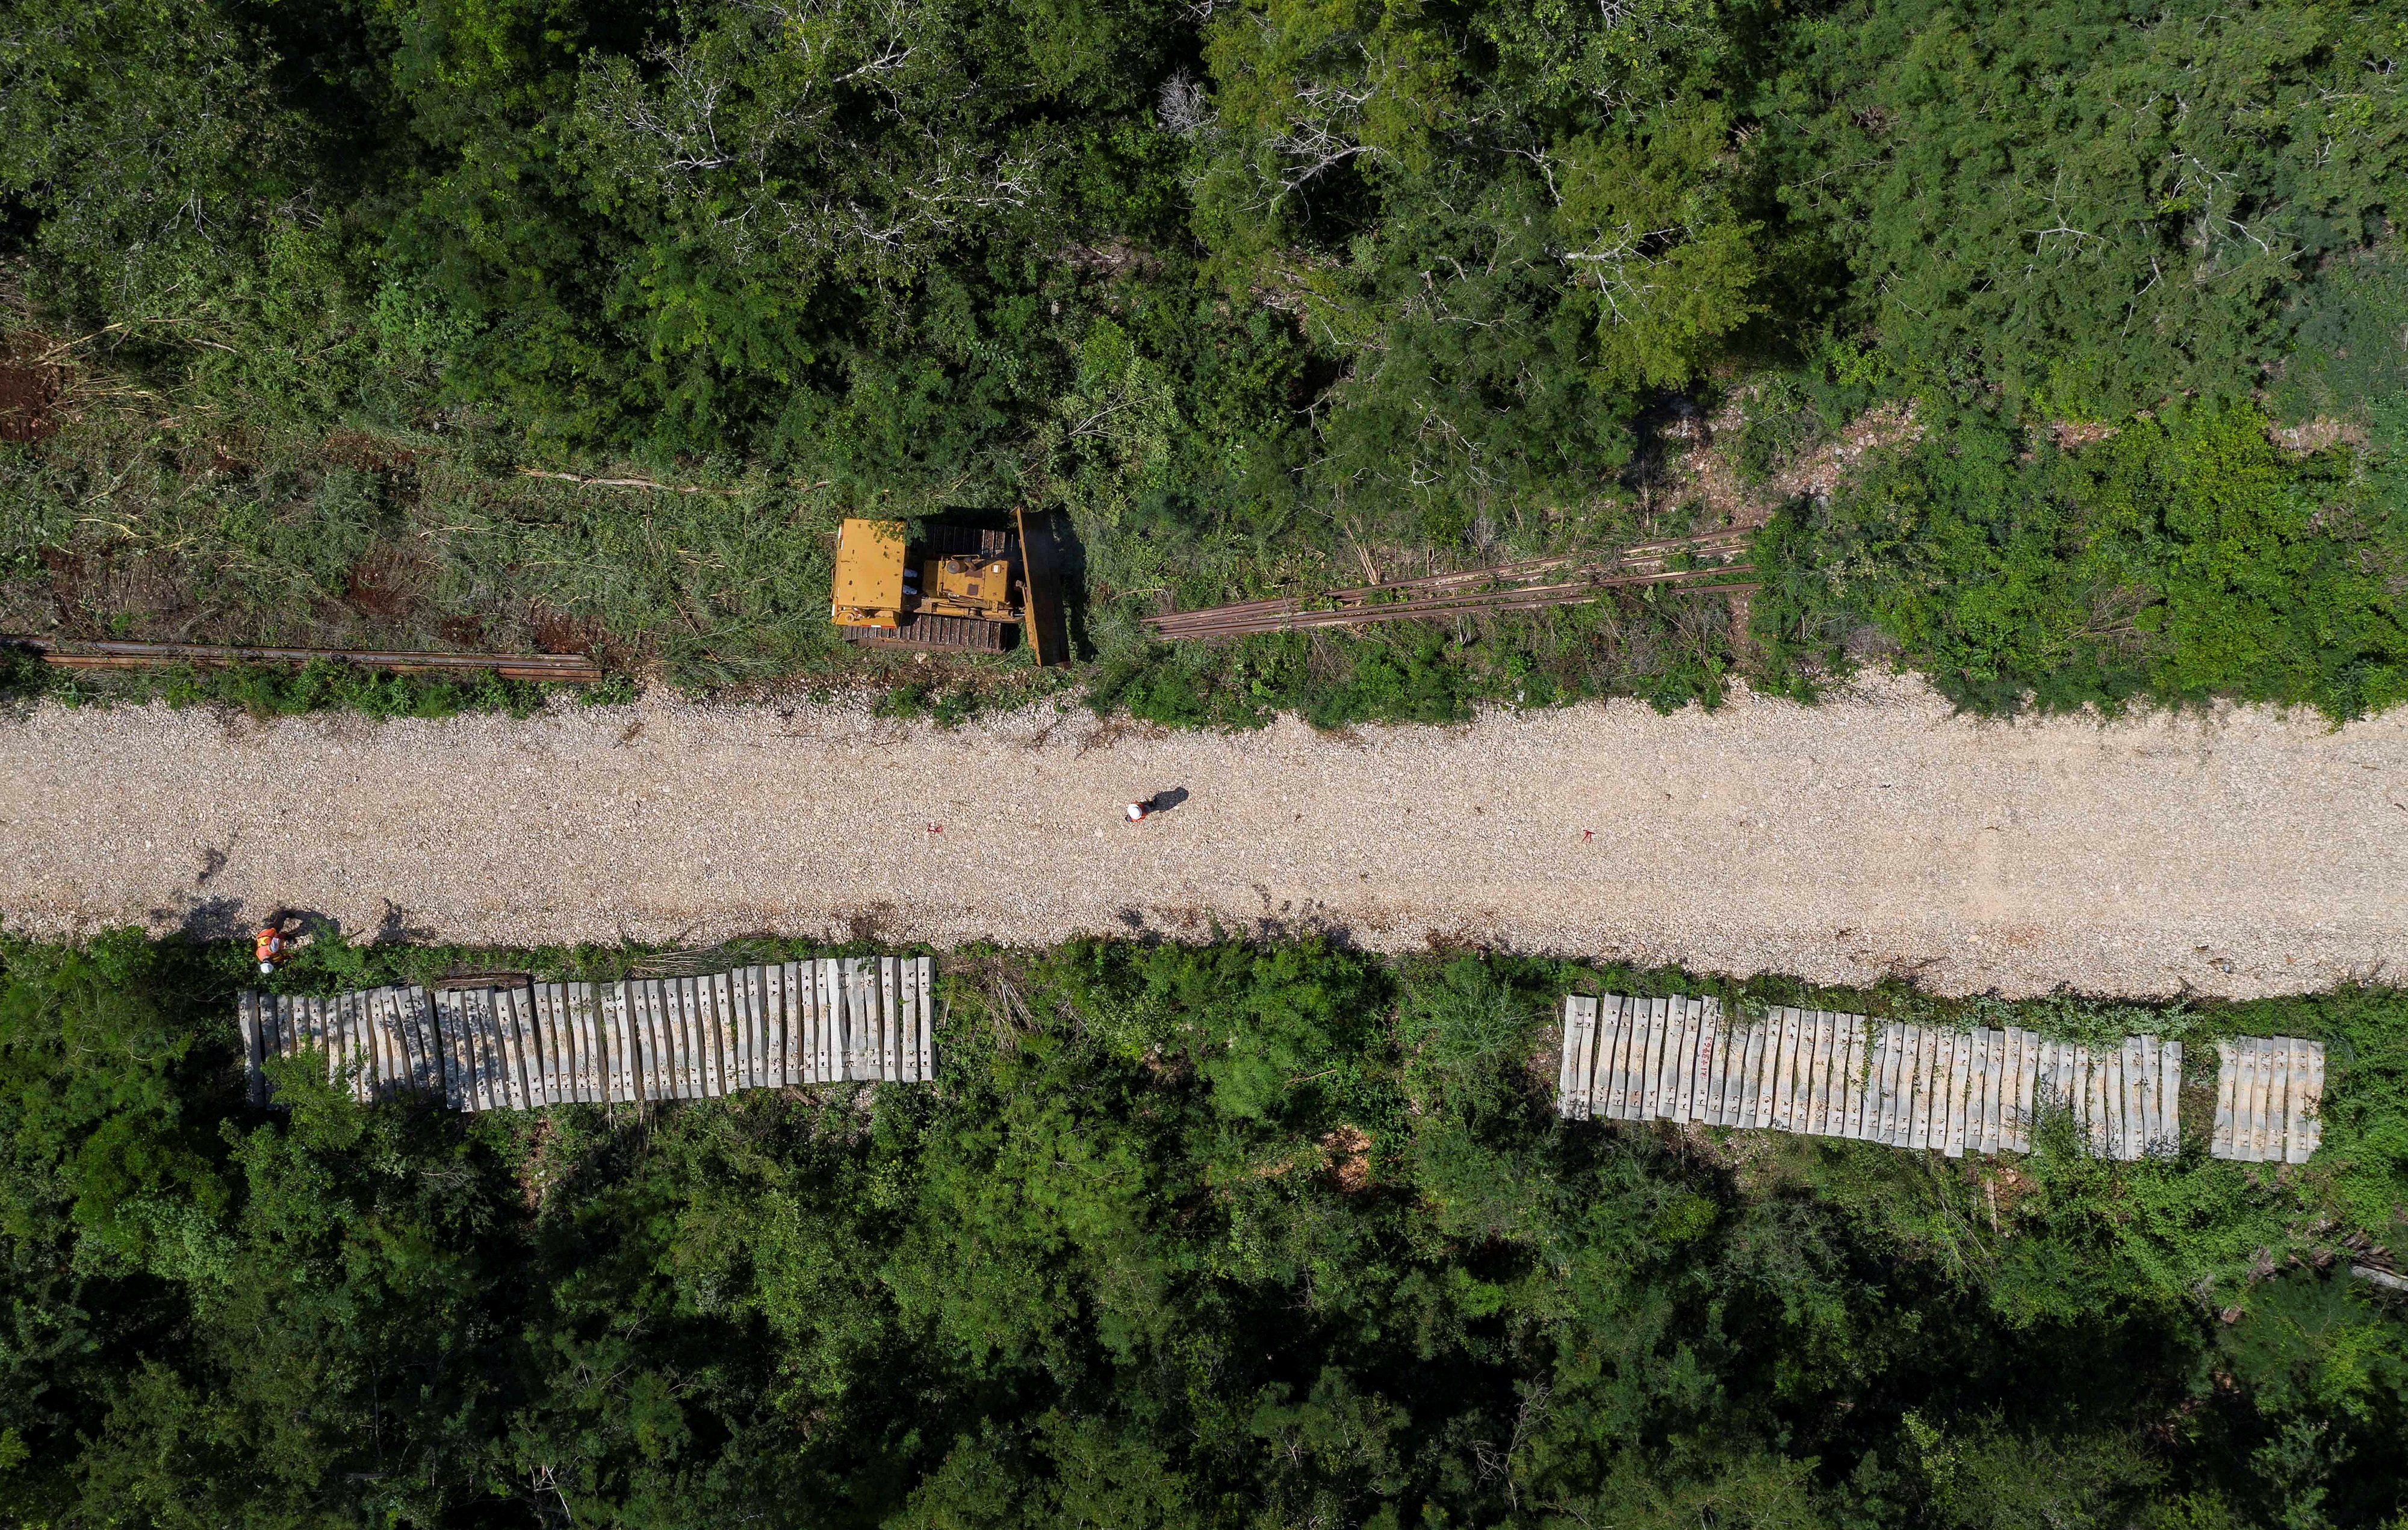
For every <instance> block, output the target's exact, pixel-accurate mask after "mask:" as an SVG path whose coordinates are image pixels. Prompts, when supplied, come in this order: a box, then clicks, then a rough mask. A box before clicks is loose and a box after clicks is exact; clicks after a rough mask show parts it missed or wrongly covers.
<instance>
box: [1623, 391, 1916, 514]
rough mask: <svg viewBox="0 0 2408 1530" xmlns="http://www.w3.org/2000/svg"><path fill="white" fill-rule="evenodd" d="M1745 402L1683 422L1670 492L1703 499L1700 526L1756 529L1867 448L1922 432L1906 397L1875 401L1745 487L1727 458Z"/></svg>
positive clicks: (1816, 493) (1904, 441) (1820, 489)
mask: <svg viewBox="0 0 2408 1530" xmlns="http://www.w3.org/2000/svg"><path fill="white" fill-rule="evenodd" d="M1750 402H1752V400H1751V399H1749V398H1747V397H1744V396H1742V397H1741V398H1737V399H1735V400H1734V401H1733V402H1732V403H1731V404H1730V405H1729V406H1727V408H1724V409H1722V410H1721V411H1720V412H1719V413H1717V414H1715V415H1714V416H1713V418H1712V419H1710V420H1707V421H1706V422H1704V423H1703V424H1702V425H1701V426H1700V425H1695V424H1693V423H1692V422H1682V423H1683V424H1684V425H1688V426H1689V427H1690V428H1689V429H1688V430H1687V431H1686V432H1684V433H1681V434H1686V435H1687V436H1688V439H1689V440H1690V442H1691V443H1692V444H1690V445H1689V447H1688V448H1687V450H1684V452H1683V453H1682V455H1681V459H1680V461H1679V462H1678V463H1677V464H1676V465H1674V466H1673V468H1672V470H1671V475H1670V477H1671V486H1672V492H1673V493H1674V494H1675V495H1677V496H1679V497H1681V498H1683V499H1695V500H1699V501H1702V502H1703V503H1704V506H1705V509H1706V512H1707V513H1706V515H1705V516H1704V517H1703V518H1702V519H1701V522H1700V523H1701V524H1702V525H1703V526H1705V527H1707V528H1715V527H1725V526H1732V527H1754V526H1761V525H1763V524H1764V523H1765V522H1768V521H1770V520H1771V519H1772V514H1773V512H1774V511H1775V510H1778V509H1779V508H1781V507H1782V506H1784V505H1786V504H1788V503H1789V502H1790V501H1792V500H1794V499H1799V498H1806V497H1815V498H1819V497H1821V496H1823V495H1826V494H1828V493H1830V492H1831V491H1832V490H1833V489H1834V488H1836V487H1838V485H1839V482H1840V480H1841V479H1842V478H1844V477H1846V475H1847V473H1848V470H1849V469H1850V468H1851V467H1853V466H1855V465H1856V462H1857V460H1858V459H1859V458H1861V457H1863V456H1864V454H1865V453H1866V452H1868V451H1874V450H1882V449H1884V448H1887V447H1895V446H1906V445H1911V444H1913V443H1914V442H1915V441H1917V440H1920V439H1921V438H1922V436H1923V426H1922V424H1921V423H1920V422H1918V421H1916V419H1915V418H1914V404H1913V403H1912V402H1908V403H1905V404H1883V405H1879V406H1877V407H1875V408H1871V409H1868V410H1866V411H1865V412H1864V413H1863V414H1861V415H1858V416H1857V417H1856V419H1855V420H1852V421H1850V422H1848V423H1847V424H1846V425H1845V426H1843V427H1842V429H1841V430H1840V432H1839V433H1838V434H1837V435H1836V436H1833V437H1832V438H1831V439H1830V440H1828V441H1826V442H1824V443H1823V444H1822V445H1820V446H1818V447H1815V448H1814V449H1813V450H1811V451H1808V452H1807V453H1806V454H1805V455H1803V456H1801V457H1799V459H1798V460H1797V461H1796V462H1794V463H1792V464H1790V465H1788V466H1786V467H1785V468H1783V469H1782V470H1781V471H1779V472H1777V473H1775V474H1773V475H1772V476H1771V477H1770V478H1769V479H1766V480H1765V481H1763V482H1762V483H1758V484H1750V483H1748V482H1747V481H1746V480H1745V479H1743V478H1742V477H1741V475H1740V471H1739V467H1738V465H1737V464H1736V463H1735V462H1734V461H1733V460H1732V455H1731V453H1732V450H1733V449H1735V448H1736V447H1737V445H1738V442H1739V433H1740V431H1741V430H1742V428H1743V427H1744V426H1745V425H1746V423H1747V406H1748V404H1749V403H1750Z"/></svg>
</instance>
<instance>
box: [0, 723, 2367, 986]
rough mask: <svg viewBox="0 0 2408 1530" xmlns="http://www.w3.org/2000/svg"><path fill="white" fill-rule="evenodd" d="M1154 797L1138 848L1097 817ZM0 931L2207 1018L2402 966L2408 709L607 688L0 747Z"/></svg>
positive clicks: (126, 729) (96, 727)
mask: <svg viewBox="0 0 2408 1530" xmlns="http://www.w3.org/2000/svg"><path fill="white" fill-rule="evenodd" d="M1172 787H1183V788H1185V789H1186V791H1187V792H1188V793H1189V794H1190V797H1189V800H1187V801H1186V802H1185V803H1184V804H1183V805H1182V806H1180V807H1178V808H1175V809H1173V810H1172V811H1170V812H1168V813H1166V814H1164V815H1162V816H1160V817H1158V818H1156V819H1154V821H1152V822H1147V823H1145V824H1142V825H1139V826H1135V827H1131V826H1129V825H1126V824H1125V823H1123V822H1120V821H1119V817H1118V815H1119V809H1120V805H1121V804H1122V803H1124V802H1125V801H1126V800H1128V799H1129V798H1131V797H1134V796H1140V795H1144V794H1149V793H1153V792H1157V791H1162V790H1165V789H1168V788H1172ZM0 852H5V853H0V910H4V911H5V918H6V922H7V925H8V927H10V928H12V929H15V930H18V931H21V932H24V933H29V934H38V935H43V936H52V937H56V936H79V935H82V934H85V933H88V932H91V931H93V930H95V929H98V928H101V927H103V926H107V925H111V924H122V923H136V924H144V925H148V926H150V928H152V929H166V928H171V927H175V926H179V925H189V926H191V927H193V928H195V929H200V930H204V931H208V932H211V933H217V932H224V931H231V930H234V929H236V928H239V927H240V926H241V925H242V923H243V922H245V921H247V920H250V919H252V918H254V917H256V916H258V915H260V914H262V913H264V912H265V911H267V910H269V909H271V908H279V907H289V908H296V909H307V910H312V911H315V912H319V913H322V914H325V915H328V916H331V917H332V918H334V919H335V920H337V921H338V922H340V924H341V925H342V927H343V928H344V929H346V930H348V931H351V932H353V933H355V934H369V933H373V932H377V931H380V930H381V931H383V932H384V933H385V934H386V935H387V936H388V937H409V938H441V939H446V940H460V941H477V942H494V943H524V942H548V941H576V940H592V941H616V940H619V939H622V938H639V939H645V940H653V941H679V942H685V943H701V942H710V941H715V940H718V939H721V938H724V937H730V936H735V935H739V934H745V933H751V932H758V931H774V932H781V933H788V934H819V933H822V932H829V933H835V934H839V935H860V936H868V937H880V938H888V939H900V938H905V937H917V938H922V939H927V940H932V941H936V942H939V943H951V942H954V941H959V940H963V939H968V938H972V937H987V938H993V939H996V940H1001V941H1005V942H1010V943H1036V942H1049V941H1054V940H1058V939H1060V938H1062V937H1067V936H1070V935H1074V934H1078V933H1081V932H1111V931H1130V930H1134V929H1140V928H1142V929H1145V930H1150V931H1158V932H1166V933H1169V934H1173V935H1178V936H1187V937H1201V936H1204V935H1207V934H1209V933H1210V930H1211V925H1212V922H1214V921H1216V920H1217V921H1218V922H1220V923H1221V924H1222V926H1223V927H1225V928H1233V929H1238V930H1243V931H1247V932H1269V931H1277V930H1297V929H1307V928H1321V929H1326V930H1330V931H1333V932H1342V937H1343V938H1346V939H1349V940H1352V941H1354V942H1355V943H1357V944H1360V945H1363V946H1367V947H1372V948H1377V949H1383V950H1408V949H1413V948H1419V947H1422V946H1425V945H1426V944H1427V943H1429V942H1431V941H1433V940H1440V941H1479V942H1487V943H1493V944H1495V945H1498V946H1500V947H1508V948H1516V949H1522V950H1530V951H1555V952H1566V953H1577V954H1583V955H1604V956H1612V957H1622V958H1629V959H1633V960H1639V961H1644V962H1682V963H1685V964H1687V965H1691V966H1693V967H1697V968H1700V969H1709V970H1718V971H1726V972H1735V973H1745V972H1751V971H1756V970H1775V971H1786V972H1793V973H1799V974H1802V975H1805V976H1809V977H1813V978H1817V979H1848V980H1861V979H1870V978H1873V977H1876V976H1879V975H1881V974H1883V973H1886V972H1891V971H1905V972H1912V973H1915V974H1918V975H1919V976H1920V977H1921V978H1922V979H1923V980H1924V981H1925V982H1926V983H1928V985H1930V986H1932V987H1935V988H1938V989H1941V990H1944V991H1949V992H1968V991H1980V990H1984V989H1990V988H1996V989H1998V990H2000V991H2001V992H2003V993H2007V994H2024V993H2031V992H2037V991H2046V990H2050V989H2054V988H2057V987H2058V986H2059V985H2064V984H2071V985H2072V986H2074V987H2076V988H2079V989H2082V990H2085V991H2088V992H2121V993H2129V994H2171V993H2176V992H2180V991H2183V990H2185V989H2189V990H2192V991H2196V992H2200V993H2210V994H2236V995H2246V994H2271V993H2288V992H2297V991H2300V990H2309V989H2316V988H2322V987H2325V986H2328V985H2330V984H2332V983H2334V982H2337V981H2340V980H2343V979H2350V978H2371V977H2374V976H2377V975H2379V974H2386V973H2391V972H2396V971H2398V970H2401V965H2402V962H2403V960H2404V959H2408V902H2403V898H2402V894H2401V888H2402V872H2403V871H2404V870H2408V714H2401V713H2395V714H2393V716H2391V717H2390V718H2386V719H2379V720H2377V721H2374V722H2363V723H2354V724H2352V725H2350V726H2348V727H2346V728H2343V729H2340V730H2332V729H2329V728H2328V727H2327V726H2326V725H2325V724H2323V723H2322V722H2320V721H2318V720H2316V719H2315V718H2314V717H2310V716H2286V715H2284V714H2279V713H2275V712H2272V711H2267V710H2263V709H2257V708H2226V709H2222V710H2219V711H2217V712H2216V713H2214V715H2212V716H2207V717H2183V718H2168V717H2164V716H2157V717H2152V718H2149V719H2146V720H2143V721H2138V722H2118V723H2101V722H2096V721H2085V720H2060V721H2055V722H2021V723H2014V724H2004V723H1995V722H1974V721H1970V720H1964V719H1957V718H1952V717H1951V716H1950V715H1949V712H1948V708H1947V706H1946V704H1945V703H1944V702H1942V701H1941V700H1940V699H1939V698H1938V697H1937V696H1935V695H1934V694H1932V693H1930V692H1929V691H1928V689H1926V688H1924V687H1923V686H1921V685H1920V684H1919V683H1916V682H1913V681H1906V680H1883V681H1879V682H1875V683H1873V684H1870V685H1868V686H1866V687H1864V688H1862V689H1861V690H1859V691H1858V692H1856V693H1855V694H1852V695H1851V696H1849V697H1846V698H1843V699H1840V700H1837V701H1834V702H1830V703H1828V704H1826V705H1824V706H1822V707H1819V708H1802V707H1798V706H1794V705H1791V704H1789V703H1786V702H1781V701H1774V700H1768V699H1762V698H1756V697H1750V696H1746V695H1742V696H1740V697H1739V698H1737V699H1736V700H1735V701H1734V702H1732V703H1731V704H1730V705H1728V706H1727V707H1725V708H1723V709H1722V710H1720V711H1718V712H1714V713H1711V714H1710V713H1703V712H1699V711H1696V710H1691V711H1686V712H1684V713H1681V714H1679V715H1677V716H1674V717H1670V718H1665V717H1659V716H1657V715H1656V714H1655V713H1654V712H1652V711H1649V710H1648V709H1647V708H1644V707H1641V706H1638V705H1635V704H1614V705H1610V706H1590V707H1581V708H1573V709H1570V710H1565V711H1551V712H1541V713H1530V714H1514V713H1509V712H1498V713H1492V714H1490V715H1487V716H1485V717H1484V718H1482V719H1481V720H1480V721H1479V722H1475V723H1472V724H1470V725H1469V726H1465V727H1460V728H1446V729H1437V728H1414V729H1399V730H1393V731H1391V730H1380V729H1364V730H1359V731H1356V732H1350V733H1346V734H1339V735H1315V734H1314V733H1312V731H1311V730H1310V729H1308V728H1306V727H1305V726H1303V725H1302V724H1300V723H1297V722H1292V721H1290V722H1282V723H1280V724H1279V725H1277V726H1275V727H1273V728H1270V729H1269V730H1267V731H1264V732H1260V733H1254V734H1244V735H1237V736H1197V735H1194V734H1171V733H1165V732H1161V731H1158V730H1154V729H1151V728H1145V727H1139V726H1132V725H1130V724H1127V723H1108V722H1097V720H1096V719H1094V718H1092V717H1090V716H1088V715H1086V714H1085V713H1084V712H1083V711H1072V712H1063V711H1058V710H1056V709H1055V708H1054V707H1052V706H1050V705H1049V706H1047V707H1045V708H1040V709H1039V710H1036V711H1032V712H1027V713H1023V714H1018V715H1015V716H1012V717H1010V718H1005V719H1001V720H996V721H993V722H987V723H984V724H982V725H978V726H974V727H966V728H962V729H959V730H956V731H953V732H943V731H939V730H938V729H937V728H935V727H934V726H933V725H929V724H925V723H918V724H908V725H907V724H902V723H897V722H882V721H879V720H876V719H874V718H872V717H870V716H869V715H867V712H865V711H862V710H859V709H855V708H843V707H805V706H787V707H744V708H734V707H730V708H701V707H694V706H689V705H686V704H683V703H681V702H676V701H671V700H667V699H665V698H648V699H646V700H644V701H641V702H638V703H637V704H635V705H633V706H629V707H619V708H580V707H573V706H572V707H565V708H561V709H560V710H557V711H555V712H553V713H552V714H549V715H546V716H542V717H538V718H535V719H532V720H529V721H525V722H513V721H510V720H509V719H497V718H488V717H479V718H466V719H457V720H453V721H450V722H432V723H429V722H390V723H381V724H378V723H369V722H362V721H360V720H357V719H351V718H343V719H331V720H329V719H310V720H302V721H297V722H277V723H273V724H262V723H258V722H252V721H250V720H248V719H245V718H240V717H232V716H226V715H222V714H219V713H213V712H208V711H197V710H195V711H182V712H178V711H170V710H168V709H166V708H164V707H154V708H144V709H116V710H88V711H70V710H63V709H60V708H54V707H49V706H45V707H44V708H41V709H39V710H38V711H36V712H35V713H33V714H32V715H30V716H29V717H27V718H25V719H23V720H22V721H18V722H7V723H0Z"/></svg>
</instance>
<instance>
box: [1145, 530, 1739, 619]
mask: <svg viewBox="0 0 2408 1530" xmlns="http://www.w3.org/2000/svg"><path fill="white" fill-rule="evenodd" d="M1755 536H1756V533H1754V532H1753V531H1720V532H1708V533H1706V534H1705V535H1703V536H1692V537H1684V538H1681V539H1677V540H1674V541H1669V542H1639V543H1634V544H1632V545H1631V546H1629V547H1627V548H1624V549H1622V550H1621V551H1619V552H1618V553H1616V554H1614V555H1613V558H1612V559H1611V560H1606V561H1591V560H1587V559H1586V555H1585V554H1580V553H1566V554H1563V555H1561V556H1557V557H1553V558H1532V559H1528V560H1526V561H1524V562H1522V563H1512V564H1498V565H1493V566H1491V567H1487V568H1472V569H1465V570H1462V571H1460V572H1457V573H1452V574H1425V575H1421V576H1419V577H1417V578H1414V579H1391V580H1388V581H1386V582H1384V583H1381V584H1353V585H1345V586H1342V587H1340V588H1339V589H1335V590H1326V591H1323V592H1322V593H1319V594H1317V595H1303V594H1296V595H1265V596H1261V597H1258V598H1256V599H1254V600H1238V601H1231V602H1229V603H1227V604H1226V605H1221V606H1201V607H1197V608H1196V609H1195V610H1193V611H1169V612H1166V613H1164V614H1163V615H1161V616H1154V617H1148V618H1146V619H1145V620H1146V621H1147V622H1149V623H1152V622H1172V621H1176V620H1178V619H1179V618H1181V617H1183V616H1197V615H1203V614H1205V613H1207V612H1210V613H1212V614H1214V615H1222V614H1231V613H1236V612H1240V611H1266V612H1268V611H1281V610H1301V609H1302V608H1303V607H1304V604H1305V603H1306V602H1308V601H1312V600H1336V601H1354V600H1365V599H1369V598H1370V597H1372V596H1374V595H1382V594H1396V593H1405V592H1411V591H1415V590H1439V589H1448V588H1453V587H1455V586H1458V585H1466V584H1488V583H1498V582H1513V581H1523V580H1528V579H1537V578H1540V577H1541V576H1542V575H1545V574H1548V573H1552V572H1554V571H1555V570H1558V569H1562V568H1567V567H1570V566H1574V565H1580V564H1582V563H1583V562H1584V561H1590V562H1592V565H1593V566H1596V567H1598V568H1621V567H1631V566H1635V565H1642V564H1660V563H1662V562H1663V561H1664V560H1665V559H1667V558H1669V557H1671V556H1674V555H1676V554H1678V553H1681V552H1684V551H1689V552H1702V553H1713V552H1721V551H1731V550H1735V549H1738V548H1740V547H1742V546H1744V545H1745V544H1746V543H1748V542H1750V541H1752V540H1753V539H1754V538H1755ZM1707 572H1711V570H1707Z"/></svg>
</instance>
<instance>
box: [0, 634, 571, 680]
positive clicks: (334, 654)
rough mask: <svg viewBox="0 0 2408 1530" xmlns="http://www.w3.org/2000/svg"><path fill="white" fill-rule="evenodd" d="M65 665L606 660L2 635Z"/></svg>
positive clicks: (419, 667)
mask: <svg viewBox="0 0 2408 1530" xmlns="http://www.w3.org/2000/svg"><path fill="white" fill-rule="evenodd" d="M11 644H13V645H15V646H16V647H19V648H28V649H32V650H33V651H36V653H39V654H40V655H41V656H42V659H43V661H44V662H45V663H47V664H51V665H59V666H60V667H62V668H66V669H154V668H161V667H164V666H165V665H178V664H189V665H237V664H310V663H313V662H315V661H317V660H320V659H325V660H329V661H332V662H334V663H337V664H347V665H358V666H359V667H361V668H363V669H387V670H391V671H393V672H394V673H395V674H402V675H419V674H434V673H440V672H443V671H460V670H487V669H489V670H492V671H493V672H495V674H497V675H500V676H503V677H504V678H505V679H521V680H550V681H552V682H554V683H556V684H562V685H592V684H594V683H595V682H596V681H598V680H600V679H602V666H601V665H597V664H595V662H594V660H593V658H592V657H591V656H590V655H587V654H583V653H427V652H412V651H384V650H356V649H328V648H248V647H242V646H238V645H235V644H227V643H127V642H114V641H102V640H93V641H84V640H82V639H79V638H60V637H0V646H5V645H11Z"/></svg>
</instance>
